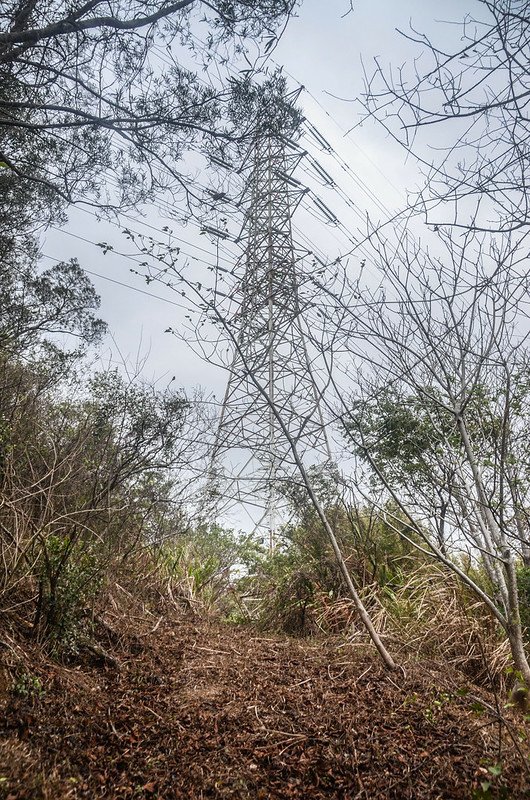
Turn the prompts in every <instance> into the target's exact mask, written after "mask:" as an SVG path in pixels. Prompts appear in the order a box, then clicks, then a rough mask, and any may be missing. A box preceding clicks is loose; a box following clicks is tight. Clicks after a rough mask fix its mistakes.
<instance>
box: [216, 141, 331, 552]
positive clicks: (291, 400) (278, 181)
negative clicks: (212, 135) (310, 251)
mask: <svg viewBox="0 0 530 800" xmlns="http://www.w3.org/2000/svg"><path fill="white" fill-rule="evenodd" d="M249 155H250V158H249V161H250V174H249V177H248V180H247V182H246V190H245V194H244V199H245V201H246V205H247V212H246V215H245V221H244V224H243V229H242V232H241V236H240V241H242V243H243V257H242V259H241V261H240V263H239V275H240V277H239V281H238V284H237V287H236V296H237V299H238V301H239V310H238V312H237V314H236V325H237V335H236V342H235V352H234V356H233V361H232V365H231V369H230V377H229V380H228V384H227V387H226V392H225V395H224V399H223V404H222V409H221V414H220V420H219V427H218V431H217V436H216V441H215V446H214V452H213V457H212V474H215V475H216V476H217V485H218V492H219V493H220V494H221V493H222V494H224V495H225V497H226V496H228V498H229V501H230V502H231V501H232V499H233V500H234V501H236V502H239V503H243V504H246V505H248V506H251V507H253V508H255V509H258V512H257V513H258V514H259V517H260V518H259V519H258V520H257V521H256V527H257V528H259V527H265V528H266V529H267V531H268V537H269V546H270V548H271V549H272V548H273V547H274V532H275V529H276V527H277V522H278V520H279V516H280V515H281V507H282V491H281V489H282V481H285V480H287V479H288V478H289V477H292V475H293V473H294V471H295V470H294V462H293V458H292V452H291V449H290V446H289V444H288V442H287V440H286V437H285V435H284V432H282V430H281V428H280V426H279V424H278V422H277V419H276V417H275V414H274V412H273V410H272V409H271V402H272V403H273V404H274V405H275V406H276V408H277V409H278V410H279V412H280V413H281V416H282V421H283V423H284V424H285V426H286V427H287V429H288V431H289V434H290V436H291V437H292V438H293V440H294V441H295V442H296V445H297V449H298V452H299V453H300V454H302V455H304V456H305V457H306V458H309V459H311V460H312V461H313V462H320V463H321V462H322V461H327V460H329V459H330V458H331V456H330V450H329V444H328V441H327V437H326V433H325V427H324V422H323V417H322V412H321V408H320V403H319V391H318V387H317V384H316V381H315V374H314V373H315V370H314V368H313V366H312V363H311V357H310V348H309V346H308V341H307V334H306V331H305V327H304V301H302V300H301V291H300V289H301V285H302V282H304V281H305V279H306V277H307V276H306V275H305V274H304V266H305V268H307V251H298V250H297V249H296V248H295V245H294V243H293V235H292V215H293V212H294V210H295V209H296V206H297V205H298V203H299V201H300V199H301V197H302V195H303V193H304V190H303V189H302V188H301V185H300V184H299V183H298V181H296V180H295V179H294V178H293V172H294V170H295V169H296V167H297V165H298V164H299V162H300V160H301V159H302V157H303V155H304V152H303V151H302V150H301V149H300V148H299V146H298V145H297V144H296V143H295V142H293V141H291V140H289V139H287V138H285V137H284V136H282V135H281V134H278V133H273V132H271V131H269V132H261V134H260V135H258V136H257V137H256V139H255V141H254V144H253V146H252V148H251V152H250V154H249ZM237 271H238V270H237V269H236V273H237ZM251 376H252V377H251ZM256 384H258V385H259V386H260V387H262V389H263V392H260V391H259V389H258V387H257V385H256ZM269 401H271V402H269ZM230 451H231V452H232V454H236V455H235V459H236V463H235V465H233V466H232V469H231V470H229V469H227V455H228V453H229V452H230Z"/></svg>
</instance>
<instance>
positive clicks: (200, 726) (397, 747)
mask: <svg viewBox="0 0 530 800" xmlns="http://www.w3.org/2000/svg"><path fill="white" fill-rule="evenodd" d="M130 622H131V621H130ZM155 627H156V630H153V628H155ZM0 647H1V650H0V657H1V658H2V660H3V665H4V666H3V669H0V677H1V676H3V684H2V685H0V798H6V799H8V800H22V799H23V798H47V799H48V800H62V799H63V798H91V799H92V798H186V800H188V799H189V800H198V799H199V798H264V799H265V798H304V800H313V799H314V800H319V799H320V798H351V799H352V800H353V798H364V800H379V798H381V800H382V799H383V798H384V799H385V800H406V798H421V800H427V799H428V798H484V799H487V798H510V800H515V799H516V798H523V797H530V790H529V788H528V787H530V778H529V772H528V764H529V761H528V754H529V752H530V751H529V747H528V745H527V744H526V743H525V741H524V724H525V723H524V722H523V721H522V718H519V719H518V718H517V717H516V716H515V715H514V714H513V713H512V712H511V711H510V710H508V711H507V712H506V711H505V710H504V709H503V708H502V707H499V710H500V711H501V713H502V714H503V715H504V714H507V716H508V722H507V725H500V724H499V716H498V711H497V710H496V708H497V706H496V702H497V701H496V699H495V697H494V696H493V695H490V694H488V693H487V692H485V691H484V690H481V689H479V688H477V687H476V686H473V685H472V684H471V683H469V681H466V679H465V678H464V677H463V676H462V675H461V674H459V673H454V674H451V673H449V672H448V671H447V670H444V669H443V667H441V666H440V665H437V664H435V663H428V664H427V663H425V662H422V663H414V662H409V663H407V664H405V665H404V667H405V674H402V673H401V672H398V673H393V674H389V673H388V672H387V671H385V670H384V668H383V667H382V666H381V665H380V663H379V662H378V661H377V659H376V657H375V656H374V653H373V651H372V650H370V649H368V648H367V647H366V646H353V645H352V644H350V643H348V642H347V641H346V639H345V638H333V639H329V638H327V639H318V640H317V639H305V640H296V639H288V638H286V637H283V638H282V637H279V636H276V637H273V636H265V635H259V634H257V633H256V632H253V631H251V630H248V629H245V628H241V627H235V626H232V625H227V624H223V623H221V622H216V621H214V620H205V619H198V618H193V617H190V616H186V615H176V616H175V617H173V618H165V619H163V620H162V621H159V623H158V626H157V624H156V620H155V622H154V623H153V622H151V623H150V625H149V628H145V630H143V632H140V633H135V635H134V636H131V635H129V636H124V637H122V638H121V639H120V640H119V641H115V642H114V644H113V643H112V642H111V641H110V639H108V640H107V641H106V643H105V644H104V647H105V648H108V650H107V651H106V652H107V656H108V653H112V658H109V657H107V656H105V654H103V657H98V654H97V652H94V651H91V650H87V651H86V652H85V653H84V654H82V657H81V658H79V659H78V660H77V663H76V662H72V663H69V664H66V665H65V664H58V663H57V662H55V661H53V660H51V659H50V658H47V657H46V656H45V655H44V654H43V653H42V650H41V649H39V648H37V646H36V645H26V646H24V647H23V648H22V647H21V645H20V642H19V643H18V644H15V643H14V640H13V639H12V638H11V639H10V640H9V641H8V640H7V639H6V641H3V637H2V635H1V632H0ZM113 659H115V660H116V663H112V662H113ZM477 698H481V699H482V701H483V702H482V703H479V702H478V701H477ZM521 740H523V741H521Z"/></svg>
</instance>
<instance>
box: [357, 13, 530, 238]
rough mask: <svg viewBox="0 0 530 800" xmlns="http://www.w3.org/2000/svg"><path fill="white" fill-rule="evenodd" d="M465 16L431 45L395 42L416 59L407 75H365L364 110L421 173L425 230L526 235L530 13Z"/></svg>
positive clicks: (416, 39) (402, 71) (422, 40)
mask: <svg viewBox="0 0 530 800" xmlns="http://www.w3.org/2000/svg"><path fill="white" fill-rule="evenodd" d="M467 6H468V8H469V11H468V13H466V15H465V17H464V19H463V20H462V22H461V24H452V25H450V26H446V27H445V31H442V33H441V34H440V35H439V36H438V37H437V38H436V35H428V34H425V33H418V32H417V31H415V30H414V29H412V28H411V29H410V30H408V31H407V32H404V33H402V36H403V37H404V38H405V39H406V40H407V41H408V42H409V43H412V45H413V47H414V48H415V49H416V50H417V55H416V56H415V57H414V60H413V61H412V60H411V64H410V65H407V64H405V65H403V66H399V67H393V68H387V67H386V66H385V65H383V64H382V63H381V61H379V60H376V68H375V73H374V72H372V70H371V68H370V67H367V70H366V98H365V102H366V107H367V109H368V111H369V113H370V114H372V115H374V116H375V117H376V118H377V119H378V120H379V121H380V122H381V123H382V124H383V125H384V126H385V127H386V128H387V130H388V131H389V132H390V133H391V135H392V136H393V137H395V138H396V139H397V140H399V141H400V142H401V143H402V144H403V145H404V146H405V148H406V149H407V150H408V151H409V152H411V153H412V154H413V155H414V156H415V157H416V158H417V159H418V160H419V161H420V163H421V164H422V166H423V169H424V173H425V177H426V183H425V188H424V190H423V191H422V192H421V193H420V195H419V197H418V198H417V200H416V202H417V205H418V207H419V208H422V209H423V211H424V213H425V217H426V219H427V221H428V222H430V223H432V224H442V223H445V224H450V223H451V224H455V225H460V226H463V227H471V228H474V229H482V230H494V231H495V230H500V231H509V230H514V229H519V228H525V227H526V226H527V225H528V222H529V218H530V207H529V204H528V191H527V184H528V179H529V174H528V154H529V146H530V127H529V123H528V110H529V103H530V90H529V83H528V61H529V55H530V3H529V2H527V0H523V2H520V1H519V0H478V2H474V3H468V4H467ZM440 27H441V26H439V28H440ZM455 34H457V35H455Z"/></svg>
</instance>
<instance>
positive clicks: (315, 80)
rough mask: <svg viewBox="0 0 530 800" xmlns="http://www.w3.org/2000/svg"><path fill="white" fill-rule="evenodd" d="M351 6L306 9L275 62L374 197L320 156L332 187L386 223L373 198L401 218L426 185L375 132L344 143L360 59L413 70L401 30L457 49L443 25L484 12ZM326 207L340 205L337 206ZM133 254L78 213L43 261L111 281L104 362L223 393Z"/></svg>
mask: <svg viewBox="0 0 530 800" xmlns="http://www.w3.org/2000/svg"><path fill="white" fill-rule="evenodd" d="M353 5H354V8H353V10H352V11H350V13H346V12H347V11H348V8H349V0H328V1H327V2H325V1H324V0H304V2H303V3H302V5H301V7H300V8H299V11H298V16H297V17H296V18H294V19H292V20H291V22H290V23H289V26H288V28H287V30H286V32H285V34H284V36H283V39H282V41H281V42H280V44H279V46H278V47H277V49H276V50H275V53H274V56H273V57H274V60H275V61H276V62H277V63H279V64H281V65H283V66H284V68H285V70H286V72H287V74H288V75H289V76H292V82H293V83H292V85H293V88H295V87H296V86H297V83H301V84H303V85H304V86H305V87H306V89H307V91H306V92H303V93H302V95H301V96H300V103H301V104H302V106H303V108H304V111H305V113H306V114H307V116H308V118H309V119H310V120H311V122H312V123H313V124H315V125H316V126H317V127H318V129H319V130H320V131H321V132H322V133H323V134H324V135H325V136H326V138H327V139H328V140H329V141H330V142H331V143H332V145H333V147H334V148H335V150H336V151H337V152H338V153H339V155H340V156H341V158H342V159H343V160H344V162H345V164H347V166H348V168H349V169H350V170H351V173H353V174H354V175H355V176H356V177H357V178H358V179H360V181H362V182H363V183H364V185H365V186H366V187H368V189H369V191H368V192H366V191H365V190H363V188H362V186H361V185H359V183H356V182H355V179H354V178H353V177H352V174H351V173H347V172H346V171H345V170H344V169H343V168H341V167H340V166H337V164H336V163H331V162H330V163H329V164H326V155H325V154H324V153H320V154H319V153H318V152H317V150H315V155H316V156H317V157H318V158H319V160H321V163H323V164H326V168H327V169H329V171H331V172H333V170H335V171H334V172H333V175H334V177H335V176H336V177H337V180H340V183H341V185H342V187H343V190H344V192H345V193H346V194H347V195H348V196H349V198H350V200H351V202H352V203H353V204H354V205H355V207H356V208H357V210H358V211H359V212H360V214H361V215H362V214H364V213H365V211H367V210H368V211H370V213H381V212H380V211H379V212H378V211H377V209H376V207H375V205H374V201H373V199H372V200H371V199H370V192H372V193H374V194H375V196H376V197H377V198H378V199H379V200H380V202H381V203H382V204H383V205H384V206H385V208H388V209H390V210H391V209H396V208H398V207H400V206H401V205H402V204H403V202H404V197H405V191H406V189H413V188H414V186H415V185H417V183H418V180H419V177H418V174H417V171H416V167H415V165H414V164H413V163H411V162H410V161H409V162H406V161H405V157H404V152H403V151H402V150H400V149H399V148H398V147H397V146H396V145H395V144H394V143H393V142H392V141H391V140H390V139H389V138H388V137H387V135H386V134H385V132H384V131H383V130H382V129H378V128H377V127H376V126H375V124H370V123H365V124H364V125H363V126H362V127H355V128H354V130H353V131H352V132H351V133H350V134H348V135H345V132H346V131H347V130H348V129H350V128H352V126H354V125H356V123H358V122H359V120H360V107H359V105H358V104H356V103H355V102H354V101H355V98H356V97H358V96H359V94H360V93H361V92H362V90H363V74H362V66H361V59H362V61H363V63H364V64H365V65H366V66H367V68H368V69H370V65H371V64H372V63H373V59H374V57H378V58H379V59H380V60H381V62H382V63H386V64H389V65H390V64H394V65H397V66H399V65H401V64H402V63H403V62H404V61H406V60H408V59H409V58H410V56H411V55H412V53H413V52H415V49H414V48H411V46H410V45H408V44H407V42H406V41H405V40H404V39H403V38H402V37H400V36H399V34H398V33H397V32H396V28H401V29H408V27H409V24H410V23H412V24H413V26H414V27H415V28H416V29H417V30H420V31H428V32H433V31H436V32H437V35H439V36H443V37H446V38H448V39H452V40H453V41H455V40H457V38H458V35H459V33H458V29H457V28H456V27H455V26H451V25H448V24H445V23H444V20H445V21H450V20H459V19H461V18H462V16H463V14H464V13H465V12H466V11H467V10H468V9H469V10H474V9H473V8H472V6H477V5H478V4H477V3H476V2H473V0H468V2H466V3H463V2H462V1H461V0H446V2H445V3H444V4H443V19H442V17H441V13H440V6H441V5H442V4H440V3H439V2H434V0H379V2H377V3H375V2H373V1H372V2H368V0H354V4H353ZM336 98H344V99H341V100H339V99H336ZM297 177H298V178H299V179H301V180H304V175H303V170H302V174H300V172H298V173H297ZM326 202H329V203H330V204H331V203H333V198H330V199H329V201H328V200H326ZM336 210H337V212H338V213H339V212H340V216H341V220H342V221H343V222H344V224H345V225H346V227H348V228H349V229H350V230H352V231H353V230H354V228H355V227H356V226H358V224H359V216H357V217H356V216H355V214H354V213H353V212H352V211H351V210H350V208H349V207H348V206H346V205H344V203H342V202H341V201H338V205H337V206H336ZM145 214H146V216H145V218H144V221H145V222H148V224H149V225H151V226H153V227H154V228H155V229H156V228H159V227H162V226H163V225H167V224H171V227H172V228H173V230H174V231H175V233H176V234H177V235H178V236H180V237H181V238H182V240H183V242H182V245H181V246H182V249H183V251H185V252H186V253H187V257H188V258H191V259H194V258H195V259H201V260H209V259H210V258H211V254H212V253H213V252H214V246H213V244H212V243H211V242H210V241H209V240H208V239H207V237H201V236H199V235H198V231H197V230H196V229H195V228H194V227H193V226H187V227H185V228H182V229H178V228H177V227H176V223H175V222H174V221H173V222H171V223H169V222H168V220H167V219H161V218H160V215H159V214H158V212H157V211H156V210H155V209H146V210H145ZM128 222H130V223H131V224H133V223H132V222H131V221H130V220H123V223H124V224H128ZM134 224H135V225H136V227H137V228H138V229H140V230H143V231H144V232H145V233H153V231H152V230H151V229H148V228H145V227H142V223H141V222H140V221H139V220H136V221H135V222H134ZM305 225H307V222H306V221H304V220H303V218H302V217H301V220H300V228H301V229H302V228H304V226H305ZM323 230H325V229H324V228H323ZM303 232H304V231H303ZM153 235H155V234H153ZM304 235H306V236H307V235H309V236H312V235H313V230H312V229H311V228H309V229H306V230H305V232H304ZM319 235H320V237H321V238H320V239H319V243H318V246H319V247H320V248H321V249H327V251H328V255H329V256H330V257H333V256H335V255H337V252H336V251H337V249H339V250H340V248H341V247H342V248H343V249H344V247H345V241H344V238H342V241H341V242H339V241H338V240H337V238H334V237H332V236H330V237H329V238H328V239H326V236H325V234H322V232H321V233H320V234H319ZM322 236H324V238H322ZM104 241H105V242H110V243H112V244H113V246H114V247H115V252H112V253H108V254H107V255H103V252H102V250H101V249H100V248H97V247H95V246H94V244H93V243H94V242H104ZM198 248H202V249H198ZM116 251H118V252H116ZM132 252H133V249H132V248H131V246H130V245H128V244H127V243H126V242H123V241H121V240H120V238H119V236H118V234H117V231H116V229H115V228H114V227H111V226H109V225H106V224H105V223H101V224H98V222H97V221H96V219H95V218H94V217H93V216H91V215H89V214H87V213H86V211H83V210H76V209H73V210H72V211H71V213H70V221H69V224H68V226H66V228H65V229H64V230H61V231H58V230H51V231H50V232H49V233H48V234H47V237H46V240H45V241H44V242H43V253H44V254H45V255H46V256H47V257H49V258H51V259H54V258H55V259H64V258H69V257H74V256H75V257H77V258H78V259H79V261H80V263H81V265H82V266H83V267H85V268H86V269H87V270H89V271H90V272H91V273H97V274H99V275H100V276H105V278H106V279H105V278H101V277H97V276H96V275H94V274H93V275H92V278H93V281H94V283H95V285H96V287H97V290H98V291H99V293H100V295H101V297H102V306H101V315H102V317H103V318H104V319H105V320H106V321H107V322H108V323H109V328H110V332H111V334H112V338H110V337H109V338H108V339H107V341H106V343H105V346H104V347H103V348H102V350H101V357H102V359H103V360H104V361H108V360H110V361H120V360H121V359H124V360H125V361H127V362H129V363H135V362H136V361H137V360H140V361H142V362H144V367H143V374H144V377H146V378H147V379H154V380H157V381H160V383H161V384H162V385H163V384H164V382H167V381H168V380H169V379H170V378H171V377H172V376H173V375H175V376H176V379H177V384H178V385H180V386H184V387H186V388H188V389H190V388H191V387H192V386H195V385H198V384H200V385H202V386H204V387H205V388H206V389H208V390H211V389H213V390H214V391H216V392H217V393H218V392H219V391H220V390H221V387H222V384H223V382H224V380H225V377H224V376H223V375H222V374H220V373H219V372H216V371H215V370H211V369H210V370H209V369H207V368H206V367H205V365H204V363H203V362H201V360H200V359H199V358H198V357H196V356H194V355H193V354H192V353H190V352H189V351H188V350H187V349H186V347H185V345H184V344H183V343H181V342H179V341H177V340H175V339H174V338H172V337H171V336H169V335H167V334H164V331H165V329H166V328H168V327H169V326H172V327H175V326H178V324H179V321H181V320H182V313H183V312H182V311H181V310H180V309H179V308H178V307H177V306H176V305H173V304H172V303H174V302H175V300H176V298H175V296H174V295H171V294H170V293H168V292H167V291H165V290H164V287H157V286H156V285H153V284H151V285H150V286H149V287H147V286H146V285H145V284H144V283H143V282H142V280H141V279H140V278H139V277H137V276H135V275H133V274H131V272H130V269H131V267H132V268H134V267H135V264H134V262H132V261H131V260H130V259H128V258H127V257H126V255H127V254H129V255H130V254H132ZM119 253H124V254H125V255H119ZM44 263H45V264H46V263H50V262H49V261H48V262H46V261H45V262H44ZM197 263H199V262H198V261H197ZM109 279H111V280H109ZM111 281H116V283H113V282H111ZM120 283H125V284H130V285H132V286H135V287H136V288H137V289H138V290H140V291H133V290H131V289H129V288H126V287H125V286H122V285H120ZM141 291H149V292H151V293H154V294H157V295H159V296H160V297H165V298H166V300H165V301H164V300H163V299H156V298H154V297H150V296H147V295H145V294H142V293H141ZM168 301H169V302H168Z"/></svg>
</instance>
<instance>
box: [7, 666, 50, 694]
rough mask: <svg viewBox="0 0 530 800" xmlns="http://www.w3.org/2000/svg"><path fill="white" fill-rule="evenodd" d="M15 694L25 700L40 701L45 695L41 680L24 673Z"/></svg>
mask: <svg viewBox="0 0 530 800" xmlns="http://www.w3.org/2000/svg"><path fill="white" fill-rule="evenodd" d="M13 693H14V694H15V695H17V697H22V698H23V699H24V700H40V699H41V698H42V697H44V694H45V692H44V687H43V685H42V681H41V679H40V678H38V677H37V676H36V675H32V674H31V673H30V672H22V673H21V674H20V675H19V676H18V678H17V680H16V682H15V685H14V686H13Z"/></svg>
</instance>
